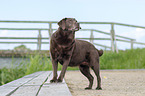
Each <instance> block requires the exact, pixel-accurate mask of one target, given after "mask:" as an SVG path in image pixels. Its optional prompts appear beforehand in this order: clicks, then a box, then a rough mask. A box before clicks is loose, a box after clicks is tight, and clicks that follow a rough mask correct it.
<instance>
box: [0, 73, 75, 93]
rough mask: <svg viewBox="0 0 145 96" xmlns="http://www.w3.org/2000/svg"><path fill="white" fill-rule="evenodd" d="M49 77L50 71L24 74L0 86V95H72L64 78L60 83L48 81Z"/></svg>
mask: <svg viewBox="0 0 145 96" xmlns="http://www.w3.org/2000/svg"><path fill="white" fill-rule="evenodd" d="M59 73H60V72H59ZM50 79H52V72H51V71H40V72H36V73H33V74H30V75H27V76H24V77H22V78H20V79H17V80H15V81H12V82H10V83H7V84H5V85H2V86H0V96H72V95H71V93H70V91H69V89H68V87H67V85H66V83H65V81H64V80H63V82H62V83H50V82H49V81H50Z"/></svg>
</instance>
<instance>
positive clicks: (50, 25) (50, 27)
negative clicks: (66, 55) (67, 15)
mask: <svg viewBox="0 0 145 96" xmlns="http://www.w3.org/2000/svg"><path fill="white" fill-rule="evenodd" d="M48 31H49V39H51V35H52V23H51V22H50V23H49V30H48Z"/></svg>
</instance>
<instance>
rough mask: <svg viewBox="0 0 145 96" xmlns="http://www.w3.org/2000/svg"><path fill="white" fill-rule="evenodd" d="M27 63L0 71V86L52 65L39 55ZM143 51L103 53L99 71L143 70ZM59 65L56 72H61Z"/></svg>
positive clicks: (144, 60) (144, 53)
mask: <svg viewBox="0 0 145 96" xmlns="http://www.w3.org/2000/svg"><path fill="white" fill-rule="evenodd" d="M28 58H29V61H26V60H25V61H22V62H21V63H20V64H18V65H19V66H17V67H13V63H14V62H12V64H11V68H2V69H0V85H3V84H6V83H8V82H10V81H13V80H15V79H18V78H21V77H23V76H25V75H28V74H31V73H34V72H37V71H47V70H52V64H51V61H50V59H49V58H47V57H46V56H44V57H41V56H40V55H39V54H37V55H35V56H29V57H28ZM144 58H145V49H132V50H126V51H120V52H119V53H118V54H117V53H112V52H104V55H103V56H102V57H100V67H101V69H145V59H144ZM61 67H62V66H61V65H60V64H59V66H58V70H61ZM67 70H78V68H77V67H74V68H72V67H68V69H67Z"/></svg>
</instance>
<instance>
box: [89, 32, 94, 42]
mask: <svg viewBox="0 0 145 96" xmlns="http://www.w3.org/2000/svg"><path fill="white" fill-rule="evenodd" d="M90 42H91V43H92V44H93V43H94V35H93V30H91V34H90Z"/></svg>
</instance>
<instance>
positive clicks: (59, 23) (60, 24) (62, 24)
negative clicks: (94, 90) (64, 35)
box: [58, 18, 67, 30]
mask: <svg viewBox="0 0 145 96" xmlns="http://www.w3.org/2000/svg"><path fill="white" fill-rule="evenodd" d="M66 19H67V18H64V19H62V20H61V21H59V22H58V25H59V27H61V28H62V29H63V30H64V29H65V28H66V24H65V21H66Z"/></svg>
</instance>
